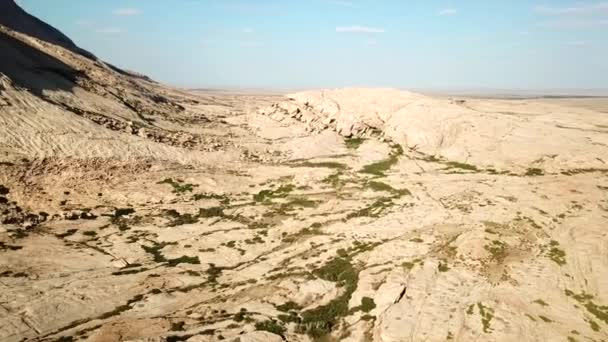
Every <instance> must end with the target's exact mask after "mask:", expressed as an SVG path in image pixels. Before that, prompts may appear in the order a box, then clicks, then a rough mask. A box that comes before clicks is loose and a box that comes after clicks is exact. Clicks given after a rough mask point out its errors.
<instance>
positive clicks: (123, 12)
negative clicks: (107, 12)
mask: <svg viewBox="0 0 608 342" xmlns="http://www.w3.org/2000/svg"><path fill="white" fill-rule="evenodd" d="M113 13H114V14H115V15H120V16H124V17H130V16H134V15H139V14H141V10H140V9H137V8H118V9H116V10H114V12H113Z"/></svg>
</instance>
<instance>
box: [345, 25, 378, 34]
mask: <svg viewBox="0 0 608 342" xmlns="http://www.w3.org/2000/svg"><path fill="white" fill-rule="evenodd" d="M336 32H338V33H384V32H385V31H384V29H383V28H378V27H367V26H338V27H336Z"/></svg>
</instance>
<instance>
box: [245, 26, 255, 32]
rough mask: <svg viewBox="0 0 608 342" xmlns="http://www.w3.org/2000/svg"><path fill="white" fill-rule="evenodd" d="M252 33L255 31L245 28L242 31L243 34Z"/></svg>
mask: <svg viewBox="0 0 608 342" xmlns="http://www.w3.org/2000/svg"><path fill="white" fill-rule="evenodd" d="M253 32H255V31H254V30H253V29H252V28H250V27H246V28H244V29H243V33H247V34H250V33H253Z"/></svg>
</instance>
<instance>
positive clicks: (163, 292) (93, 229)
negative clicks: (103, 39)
mask: <svg viewBox="0 0 608 342" xmlns="http://www.w3.org/2000/svg"><path fill="white" fill-rule="evenodd" d="M0 33H1V35H0V45H1V46H0V48H1V50H0V51H2V53H4V55H2V56H3V57H2V58H3V59H0V340H1V341H9V342H12V341H15V342H17V341H24V340H25V341H169V342H174V341H190V342H197V341H220V340H226V341H241V342H245V341H338V340H341V341H353V342H354V341H386V342H388V341H603V340H608V293H607V292H606V289H608V248H607V247H608V237H607V232H606V227H607V226H608V165H606V162H607V160H606V158H608V151H607V146H608V140H607V139H608V138H607V137H608V116H607V114H606V112H608V102H607V101H606V100H601V99H588V100H585V101H586V102H583V101H582V100H577V101H570V100H567V99H561V100H559V101H557V100H556V101H553V100H495V99H446V98H434V97H427V96H424V95H419V94H414V93H409V92H401V91H397V90H386V89H341V90H331V91H329V90H328V91H314V92H304V93H299V94H294V95H289V96H285V97H283V96H276V95H256V94H228V93H220V92H209V91H207V92H203V91H190V92H186V91H183V90H179V89H173V88H169V87H165V86H163V85H160V84H157V83H154V82H152V81H150V80H148V79H145V78H142V77H135V76H133V75H128V74H124V73H120V72H118V71H116V70H114V69H112V68H109V67H108V66H107V65H105V64H103V62H100V61H96V60H91V59H89V58H87V57H84V56H81V55H78V54H76V53H74V52H72V51H71V50H67V49H65V48H62V47H60V46H57V45H54V44H51V43H49V42H44V41H40V40H38V39H35V38H33V37H29V36H26V35H25V34H22V33H18V32H14V31H12V30H10V29H8V28H6V27H3V26H0ZM9 52H10V53H9ZM40 52H44V54H45V56H46V57H43V56H40V55H39V53H40ZM11 53H15V54H17V55H14V56H17V57H19V58H21V59H20V60H21V62H20V63H17V64H15V63H13V59H11V58H10V57H11V56H13V55H11ZM14 56H13V57H14ZM49 56H50V57H49ZM25 57H27V58H25ZM51 57H52V58H51ZM15 58H16V57H15ZM47 58H51V59H47ZM59 62H61V64H56V63H59ZM11 63H13V64H11ZM41 66H42V67H43V68H42V69H41V68H40V67H41ZM44 66H46V67H44ZM18 68H21V69H18ZM34 70H36V72H34ZM34 76H35V77H34Z"/></svg>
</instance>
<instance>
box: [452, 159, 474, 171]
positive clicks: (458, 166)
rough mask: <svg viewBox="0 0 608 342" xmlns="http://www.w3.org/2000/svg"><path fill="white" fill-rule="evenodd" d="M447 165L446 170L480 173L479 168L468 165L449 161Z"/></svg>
mask: <svg viewBox="0 0 608 342" xmlns="http://www.w3.org/2000/svg"><path fill="white" fill-rule="evenodd" d="M445 165H446V170H452V169H461V170H466V171H479V169H478V168H477V166H475V165H471V164H467V163H461V162H455V161H449V162H446V163H445Z"/></svg>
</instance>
